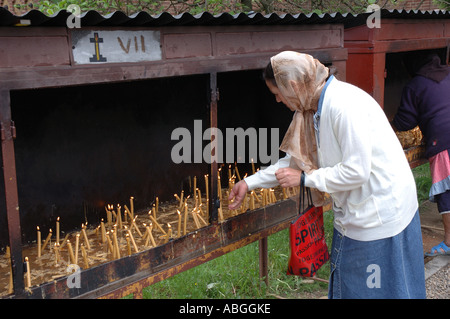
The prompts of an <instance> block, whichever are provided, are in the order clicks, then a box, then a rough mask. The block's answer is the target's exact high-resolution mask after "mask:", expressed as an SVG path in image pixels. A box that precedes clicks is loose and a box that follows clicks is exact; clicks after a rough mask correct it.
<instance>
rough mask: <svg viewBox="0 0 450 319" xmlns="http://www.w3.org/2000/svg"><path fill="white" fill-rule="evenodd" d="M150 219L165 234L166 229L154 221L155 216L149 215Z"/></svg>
mask: <svg viewBox="0 0 450 319" xmlns="http://www.w3.org/2000/svg"><path fill="white" fill-rule="evenodd" d="M150 219H151V220H152V222H154V223H155V224H156V227H158V229H159V230H160V231H161V232H162V233H163V234H164V235H166V234H167V233H166V231H165V230H164V229H163V228H162V227H161V225H160V224H159V223H158V222H157V221H156V219H155V217H153V216H151V215H150Z"/></svg>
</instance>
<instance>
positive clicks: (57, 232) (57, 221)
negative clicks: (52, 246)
mask: <svg viewBox="0 0 450 319" xmlns="http://www.w3.org/2000/svg"><path fill="white" fill-rule="evenodd" d="M56 242H57V243H59V217H58V218H56Z"/></svg>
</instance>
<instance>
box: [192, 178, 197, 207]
mask: <svg viewBox="0 0 450 319" xmlns="http://www.w3.org/2000/svg"><path fill="white" fill-rule="evenodd" d="M196 192H197V176H194V187H193V191H192V193H193V194H194V200H195V206H197V194H196Z"/></svg>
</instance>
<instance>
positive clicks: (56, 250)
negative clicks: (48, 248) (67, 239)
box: [55, 243, 61, 266]
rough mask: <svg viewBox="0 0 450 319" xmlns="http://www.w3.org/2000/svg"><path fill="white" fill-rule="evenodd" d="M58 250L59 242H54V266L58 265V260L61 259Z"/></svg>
mask: <svg viewBox="0 0 450 319" xmlns="http://www.w3.org/2000/svg"><path fill="white" fill-rule="evenodd" d="M59 250H60V247H59V243H55V266H59V262H60V261H61V256H60V254H59Z"/></svg>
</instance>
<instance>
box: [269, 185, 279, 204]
mask: <svg viewBox="0 0 450 319" xmlns="http://www.w3.org/2000/svg"><path fill="white" fill-rule="evenodd" d="M270 196H272V203H276V202H277V197H276V196H275V190H274V189H272V188H271V189H270Z"/></svg>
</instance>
